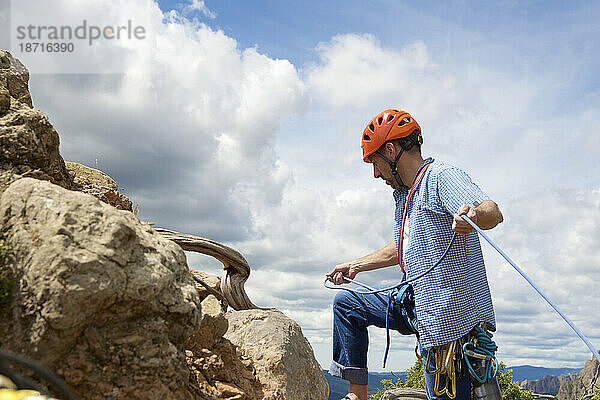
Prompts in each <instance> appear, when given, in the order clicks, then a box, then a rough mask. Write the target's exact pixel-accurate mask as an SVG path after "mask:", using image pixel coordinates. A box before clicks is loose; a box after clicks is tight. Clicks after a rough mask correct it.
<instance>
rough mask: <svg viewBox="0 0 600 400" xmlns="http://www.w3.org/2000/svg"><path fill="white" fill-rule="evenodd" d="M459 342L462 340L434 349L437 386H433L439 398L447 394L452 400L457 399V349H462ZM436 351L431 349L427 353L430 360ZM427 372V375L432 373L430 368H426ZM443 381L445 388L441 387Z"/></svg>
mask: <svg viewBox="0 0 600 400" xmlns="http://www.w3.org/2000/svg"><path fill="white" fill-rule="evenodd" d="M459 340H460V339H457V340H454V341H452V342H450V343H447V344H445V345H442V346H438V347H435V348H434V349H435V353H436V357H435V363H436V371H435V372H434V373H435V384H434V386H433V390H434V392H435V394H436V395H437V396H443V395H444V394H445V395H447V396H448V397H449V398H451V399H454V398H455V397H456V387H457V369H458V368H457V365H456V357H455V354H456V352H457V349H458V348H460V344H459V343H458V342H459ZM434 349H431V350H430V351H429V352H428V353H427V358H428V359H429V354H430V353H431V352H432V351H434ZM428 367H429V366H428ZM426 371H427V373H430V374H431V373H432V372H431V371H429V368H426ZM442 380H443V381H444V386H443V387H440V382H442Z"/></svg>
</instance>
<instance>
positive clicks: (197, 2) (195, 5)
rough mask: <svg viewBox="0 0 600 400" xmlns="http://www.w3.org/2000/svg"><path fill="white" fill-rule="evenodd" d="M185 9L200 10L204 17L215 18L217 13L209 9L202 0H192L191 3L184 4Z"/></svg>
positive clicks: (188, 10)
mask: <svg viewBox="0 0 600 400" xmlns="http://www.w3.org/2000/svg"><path fill="white" fill-rule="evenodd" d="M185 10H186V11H187V12H190V11H200V12H201V13H202V14H204V16H205V17H208V18H210V19H215V18H216V17H217V13H216V12H214V11H211V10H209V9H208V7H207V6H206V4H204V1H203V0H192V3H191V4H189V5H187V6H185Z"/></svg>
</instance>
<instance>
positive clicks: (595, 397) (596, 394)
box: [592, 388, 600, 400]
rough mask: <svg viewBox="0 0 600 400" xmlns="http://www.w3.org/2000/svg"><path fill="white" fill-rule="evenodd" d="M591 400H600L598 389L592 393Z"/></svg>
mask: <svg viewBox="0 0 600 400" xmlns="http://www.w3.org/2000/svg"><path fill="white" fill-rule="evenodd" d="M592 400H600V388H598V389H596V393H594V397H592Z"/></svg>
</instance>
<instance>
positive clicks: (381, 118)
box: [377, 117, 383, 126]
mask: <svg viewBox="0 0 600 400" xmlns="http://www.w3.org/2000/svg"><path fill="white" fill-rule="evenodd" d="M382 122H383V117H379V118H377V125H379V126H381V123H382Z"/></svg>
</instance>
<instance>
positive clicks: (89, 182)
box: [65, 162, 133, 211]
mask: <svg viewBox="0 0 600 400" xmlns="http://www.w3.org/2000/svg"><path fill="white" fill-rule="evenodd" d="M65 167H66V170H68V171H69V172H70V173H71V175H72V176H73V187H72V190H78V191H81V192H83V193H88V194H91V195H92V196H94V197H97V198H98V199H100V200H102V201H103V202H105V203H106V204H110V205H111V206H113V207H115V208H117V209H119V210H128V211H133V208H132V203H131V200H129V199H128V198H127V197H126V196H125V195H123V194H122V193H121V192H120V191H119V185H117V183H116V182H115V181H114V180H113V179H112V178H111V177H110V176H108V175H106V174H105V173H104V172H102V171H100V170H98V169H95V168H91V167H87V166H85V165H82V164H78V163H75V162H66V163H65Z"/></svg>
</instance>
